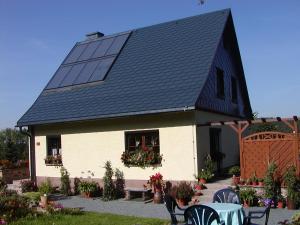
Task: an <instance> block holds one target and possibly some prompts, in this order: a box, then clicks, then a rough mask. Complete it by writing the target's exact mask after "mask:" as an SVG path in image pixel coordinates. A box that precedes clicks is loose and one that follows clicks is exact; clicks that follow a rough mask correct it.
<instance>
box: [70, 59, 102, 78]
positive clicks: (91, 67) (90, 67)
mask: <svg viewBox="0 0 300 225" xmlns="http://www.w3.org/2000/svg"><path fill="white" fill-rule="evenodd" d="M100 61H101V60H96V61H92V62H88V63H87V64H86V65H85V67H84V68H83V70H82V71H81V74H80V76H78V77H77V79H76V80H75V82H74V84H82V83H86V82H88V81H89V79H90V77H91V76H92V74H93V72H94V71H95V69H96V67H97V66H98V64H99V62H100Z"/></svg>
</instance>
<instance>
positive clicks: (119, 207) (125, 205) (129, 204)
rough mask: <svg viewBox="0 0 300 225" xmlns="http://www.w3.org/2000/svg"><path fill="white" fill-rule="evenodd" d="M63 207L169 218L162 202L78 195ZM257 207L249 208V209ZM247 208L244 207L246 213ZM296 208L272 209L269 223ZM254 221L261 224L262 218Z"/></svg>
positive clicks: (70, 198) (280, 219)
mask: <svg viewBox="0 0 300 225" xmlns="http://www.w3.org/2000/svg"><path fill="white" fill-rule="evenodd" d="M58 202H60V203H61V204H62V205H63V206H64V207H82V208H83V210H84V211H91V212H105V213H113V214H120V215H131V216H139V217H150V218H162V219H170V216H169V214H168V212H167V210H166V208H165V206H164V205H163V204H153V203H146V204H145V203H144V202H138V201H126V200H115V201H109V202H104V201H102V200H101V199H99V198H95V199H86V198H82V197H79V196H72V197H62V198H61V199H59V200H58ZM253 209H257V208H250V210H253ZM248 210H249V209H246V210H245V211H246V213H247V212H248ZM296 212H299V210H298V211H296V210H286V209H272V210H271V213H270V220H269V223H268V224H269V225H276V224H278V222H279V221H283V220H285V219H290V218H291V217H292V215H293V214H294V213H296ZM253 222H254V221H253ZM255 222H256V223H259V224H263V222H264V220H257V221H255Z"/></svg>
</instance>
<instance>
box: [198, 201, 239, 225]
mask: <svg viewBox="0 0 300 225" xmlns="http://www.w3.org/2000/svg"><path fill="white" fill-rule="evenodd" d="M203 205H207V206H209V207H211V208H213V209H214V210H216V212H217V213H218V214H219V216H220V220H222V221H224V222H225V225H242V224H243V219H244V210H243V207H242V206H241V205H238V204H232V203H207V204H203Z"/></svg>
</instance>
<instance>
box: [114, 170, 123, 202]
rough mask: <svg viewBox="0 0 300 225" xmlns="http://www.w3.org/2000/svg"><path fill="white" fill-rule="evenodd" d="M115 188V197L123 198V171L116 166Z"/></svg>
mask: <svg viewBox="0 0 300 225" xmlns="http://www.w3.org/2000/svg"><path fill="white" fill-rule="evenodd" d="M115 178H116V181H115V189H116V198H123V197H124V196H125V191H124V188H125V180H124V173H123V172H122V171H121V170H119V169H118V168H117V169H116V171H115Z"/></svg>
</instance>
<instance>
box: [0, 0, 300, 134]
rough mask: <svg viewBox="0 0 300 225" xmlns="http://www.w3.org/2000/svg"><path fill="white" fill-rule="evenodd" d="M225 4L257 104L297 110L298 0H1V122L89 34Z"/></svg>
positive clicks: (9, 120)
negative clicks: (198, 0) (231, 16)
mask: <svg viewBox="0 0 300 225" xmlns="http://www.w3.org/2000/svg"><path fill="white" fill-rule="evenodd" d="M224 8H231V9H232V13H233V18H234V23H235V28H236V32H237V36H238V42H239V46H240V51H241V56H242V61H243V65H244V70H245V74H246V80H247V84H248V90H249V94H250V101H251V104H252V108H253V110H254V111H258V112H259V113H260V116H278V115H279V116H286V117H288V116H292V115H300V104H299V103H298V101H299V99H300V69H299V65H300V1H299V0H288V1H279V0H278V1H274V0H264V1H261V0H207V1H206V3H205V4H204V5H199V4H198V2H197V0H163V1H162V0H152V1H145V0H126V1H121V0H119V1H115V0H109V1H108V0H107V1H99V0H97V1H96V0H95V1H88V0H86V1H75V0H74V1H62V0H60V1H58V0H51V1H37V0H36V1H33V0H26V1H21V0H19V1H16V0H0V128H5V127H13V126H15V124H16V122H17V120H18V119H19V118H20V116H21V115H22V114H23V113H25V111H26V110H27V109H28V108H29V107H30V106H31V104H32V103H33V102H34V100H35V99H36V98H37V96H38V95H39V94H40V92H41V91H42V89H43V88H44V87H45V85H46V83H47V82H48V80H49V79H50V78H51V76H52V75H53V74H54V72H55V70H56V69H57V68H58V66H59V65H60V63H61V62H62V60H63V59H64V57H65V56H66V54H67V53H68V52H69V51H70V49H71V48H72V46H73V45H74V43H75V42H77V41H80V40H83V39H84V38H85V34H86V33H89V32H93V31H101V32H103V33H104V34H112V33H116V32H121V31H126V30H130V29H133V28H139V27H144V26H148V25H152V24H156V23H160V22H165V21H169V20H174V19H179V18H183V17H188V16H192V15H197V14H201V13H204V12H209V11H214V10H219V9H224Z"/></svg>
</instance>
